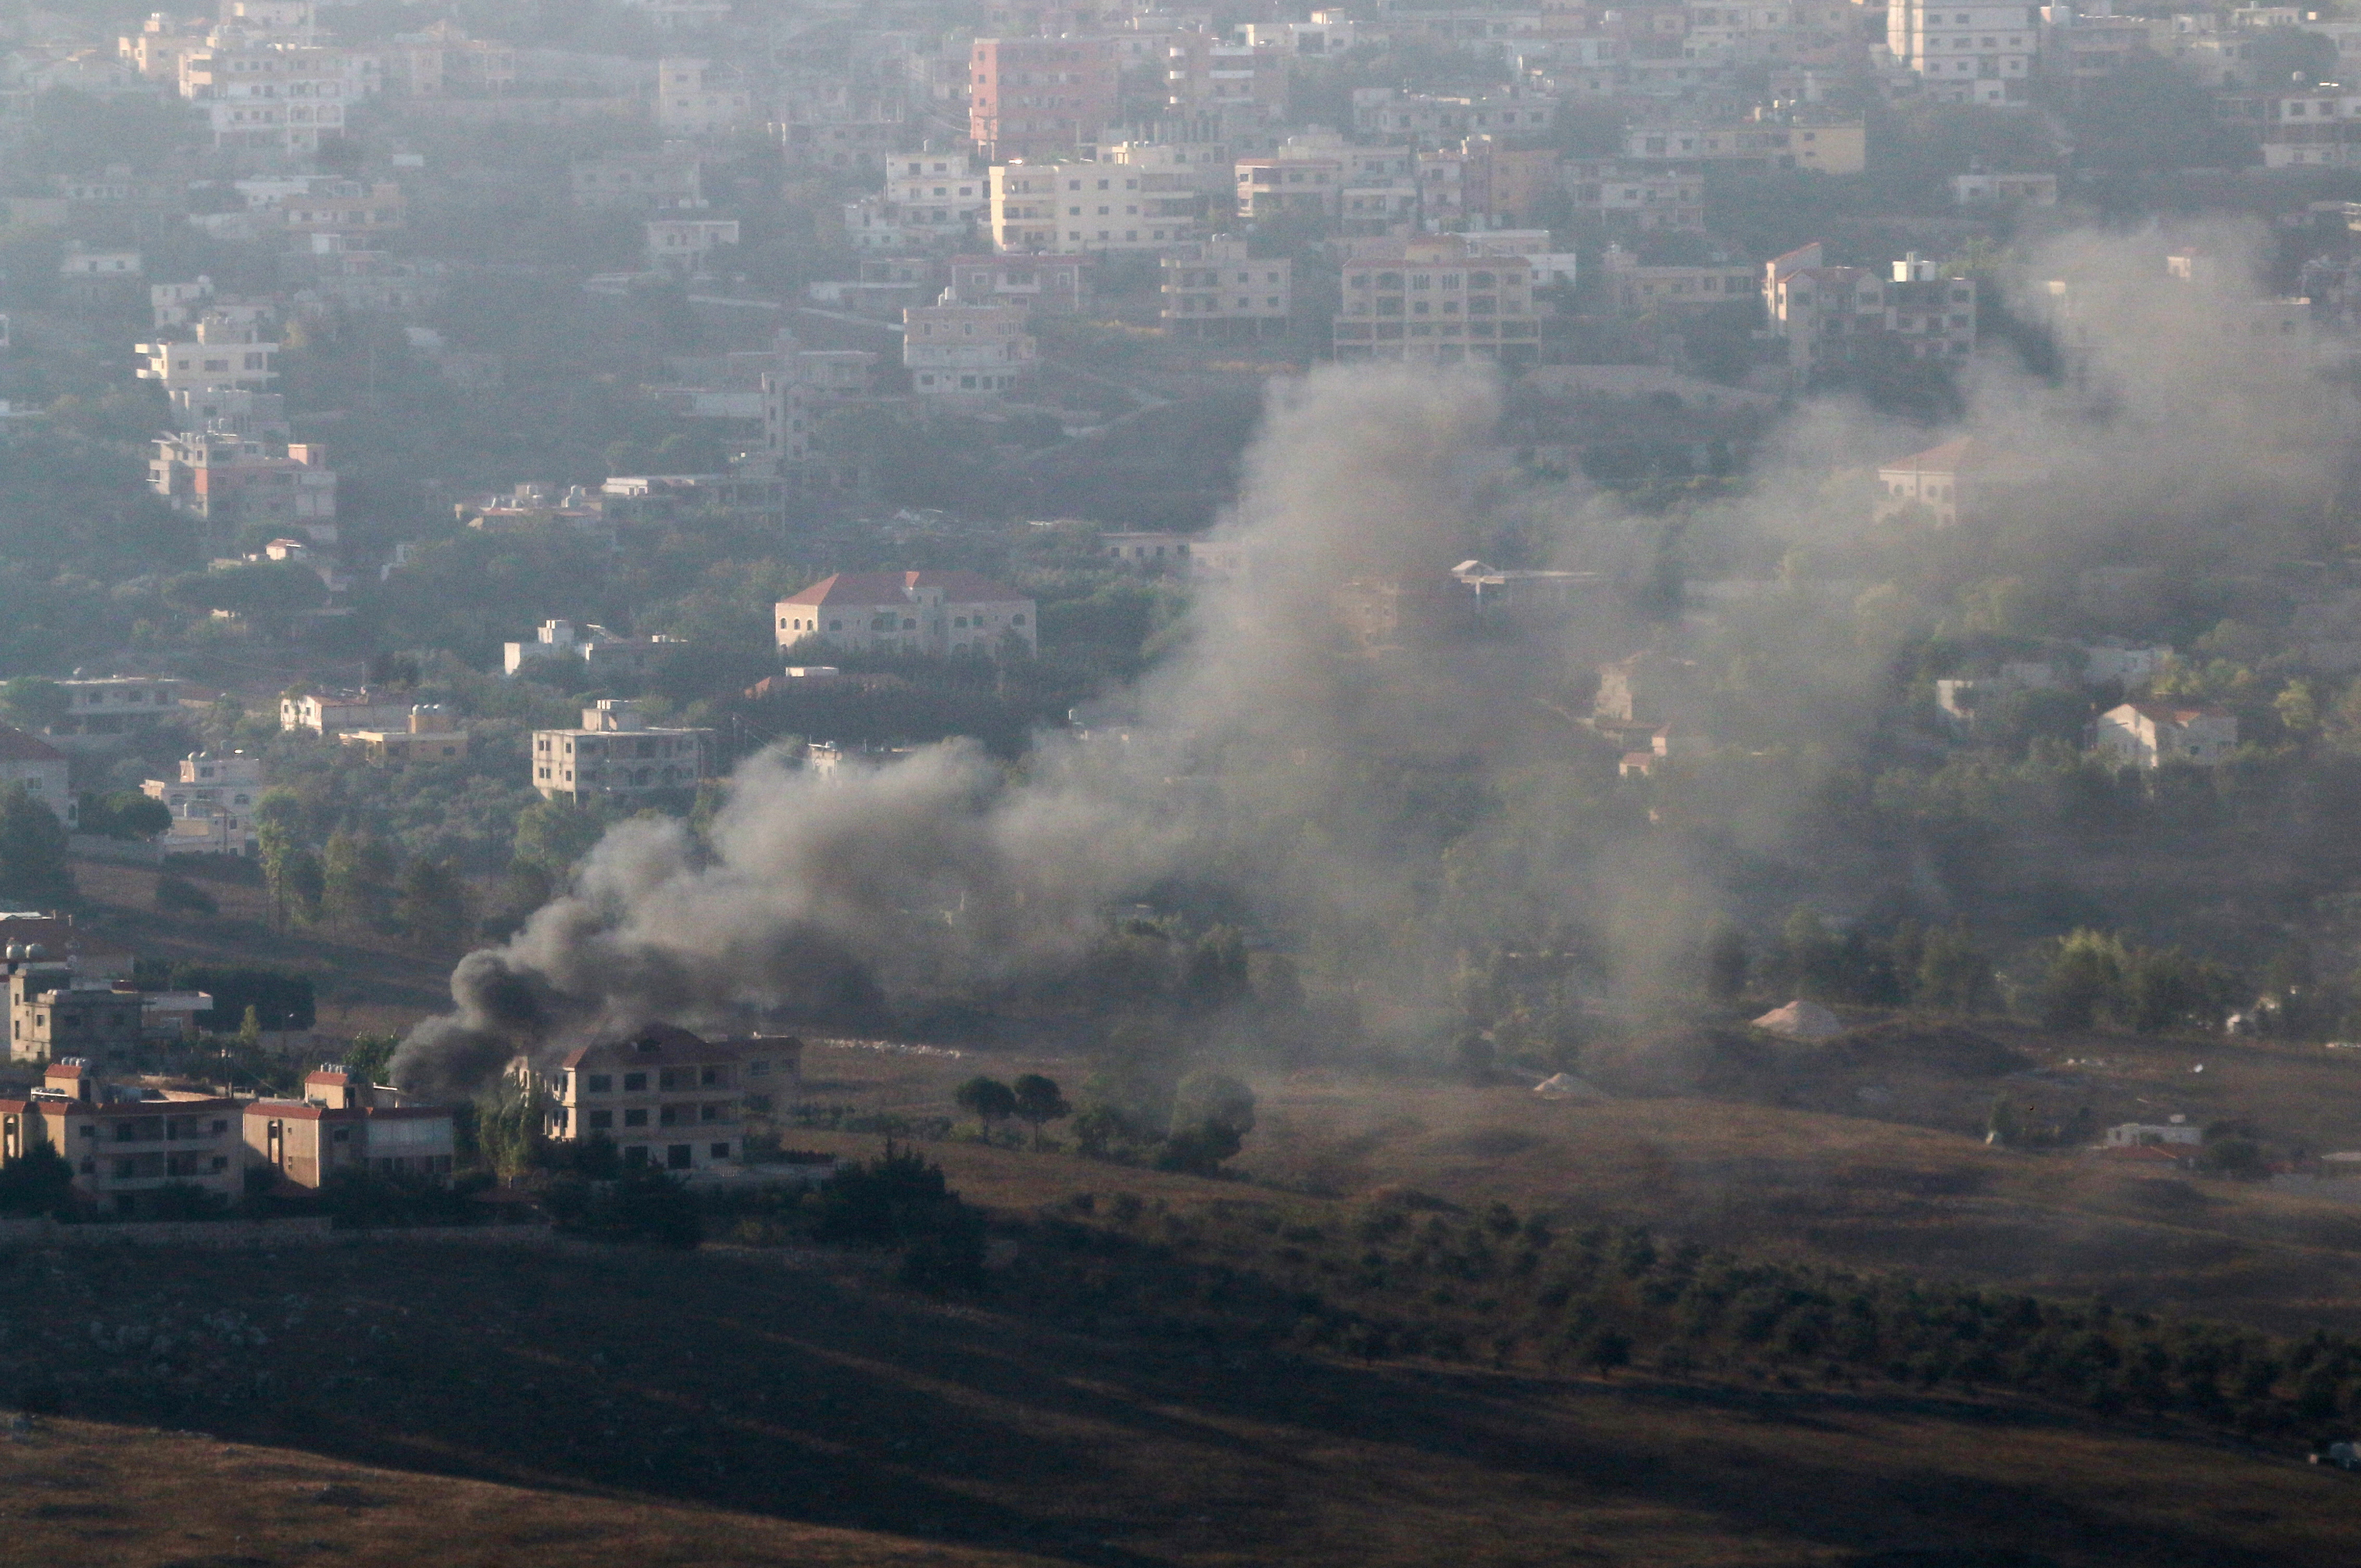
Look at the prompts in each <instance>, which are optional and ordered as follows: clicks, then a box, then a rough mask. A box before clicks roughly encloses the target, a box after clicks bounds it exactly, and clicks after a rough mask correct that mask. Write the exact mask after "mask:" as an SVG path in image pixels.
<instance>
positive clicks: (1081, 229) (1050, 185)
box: [986, 161, 1205, 253]
mask: <svg viewBox="0 0 2361 1568" xmlns="http://www.w3.org/2000/svg"><path fill="white" fill-rule="evenodd" d="M991 192H992V193H991V201H990V206H989V209H988V211H987V214H986V221H987V222H988V223H989V224H990V225H991V226H992V243H993V245H994V247H995V248H996V249H999V250H1001V251H1003V252H1007V251H1062V252H1068V253H1071V252H1077V251H1110V250H1158V249H1161V248H1162V247H1165V246H1168V245H1173V244H1177V243H1179V242H1181V241H1184V240H1191V239H1194V238H1196V237H1197V236H1198V234H1199V233H1200V232H1201V228H1202V225H1201V224H1200V221H1199V220H1200V217H1201V215H1202V213H1203V211H1204V205H1205V199H1204V197H1203V196H1202V194H1200V193H1199V192H1197V191H1196V190H1195V189H1194V188H1193V185H1192V183H1191V181H1188V180H1186V179H1184V178H1183V177H1182V176H1180V175H1179V174H1177V173H1166V172H1162V171H1159V170H1152V169H1142V168H1139V167H1137V166H1136V165H1128V164H1119V163H1097V162H1082V161H1058V162H1042V163H1033V162H1017V163H1002V164H994V166H993V169H992V183H991Z"/></svg>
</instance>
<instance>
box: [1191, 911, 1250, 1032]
mask: <svg viewBox="0 0 2361 1568" xmlns="http://www.w3.org/2000/svg"><path fill="white" fill-rule="evenodd" d="M1246 974H1247V970H1246V938H1245V937H1244V936H1243V935H1242V934H1240V933H1239V931H1238V930H1237V928H1236V927H1232V926H1215V927H1212V928H1211V929H1210V930H1208V931H1206V932H1205V933H1204V934H1203V935H1202V936H1201V937H1199V938H1197V939H1196V940H1195V941H1194V942H1191V944H1190V945H1189V953H1188V957H1187V958H1185V959H1182V960H1181V964H1180V997H1181V1000H1182V1002H1183V1003H1185V1004H1186V1005H1188V1006H1190V1007H1191V1008H1194V1009H1195V1010H1197V1011H1199V1012H1202V1013H1212V1012H1217V1011H1219V1010H1220V1009H1222V1008H1224V1007H1227V1006H1229V1005H1231V1004H1232V1003H1236V1002H1239V1001H1242V1000H1244V999H1245V998H1246V996H1247V995H1248V994H1249V993H1250V990H1251V988H1250V987H1249V985H1248V983H1247V978H1246Z"/></svg>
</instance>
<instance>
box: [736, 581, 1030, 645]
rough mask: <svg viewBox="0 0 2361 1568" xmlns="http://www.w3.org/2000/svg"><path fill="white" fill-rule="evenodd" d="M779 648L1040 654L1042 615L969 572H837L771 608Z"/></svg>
mask: <svg viewBox="0 0 2361 1568" xmlns="http://www.w3.org/2000/svg"><path fill="white" fill-rule="evenodd" d="M1039 619H1040V618H1039V613H1038V609H1036V607H1035V605H1034V603H1033V601H1032V600H1031V599H1029V598H1026V597H1025V596H1024V595H1022V594H1020V593H1018V592H1016V590H1015V589H1014V588H1011V587H1005V585H1003V584H1000V583H995V582H994V581H993V580H992V579H991V578H989V577H986V576H981V575H979V574H977V573H974V572H840V573H838V574H837V575H836V576H832V577H827V578H824V579H822V580H821V581H819V582H817V583H814V584H813V585H812V586H811V587H807V588H806V589H804V590H803V591H802V592H801V593H798V594H793V595H790V596H789V597H787V598H784V599H781V600H780V601H779V602H778V604H777V605H776V606H774V620H776V622H777V626H776V628H775V630H774V636H775V638H776V640H777V643H778V646H779V647H780V648H781V649H782V650H785V649H788V648H793V647H795V646H796V644H797V643H799V642H804V641H810V640H817V641H819V642H821V643H824V644H826V645H827V646H829V647H830V648H839V649H843V650H846V651H848V652H862V651H864V650H868V649H878V650H882V651H884V652H895V653H934V654H951V655H961V654H984V655H988V656H997V655H999V654H1001V653H1003V652H1023V653H1026V654H1033V653H1038V652H1040V649H1041V641H1040V626H1039Z"/></svg>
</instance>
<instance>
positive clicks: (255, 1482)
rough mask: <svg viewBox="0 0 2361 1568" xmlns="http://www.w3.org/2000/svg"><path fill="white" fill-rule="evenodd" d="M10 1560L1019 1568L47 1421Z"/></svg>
mask: <svg viewBox="0 0 2361 1568" xmlns="http://www.w3.org/2000/svg"><path fill="white" fill-rule="evenodd" d="M0 1491H5V1494H6V1497H7V1499H8V1500H7V1501H5V1502H0V1520H5V1530H6V1534H7V1538H8V1541H9V1547H8V1552H7V1555H8V1557H9V1558H10V1560H11V1561H14V1562H17V1563H59V1564H81V1563H89V1564H102V1563H103V1564H110V1565H112V1564H117V1563H121V1564H135V1563H136V1564H140V1565H142V1568H146V1565H149V1564H156V1563H169V1564H180V1565H182V1568H199V1565H200V1564H208V1565H210V1564H219V1565H223V1568H226V1565H228V1564H232V1563H241V1564H249V1565H258V1564H265V1563H269V1564H277V1563H307V1562H308V1563H339V1564H350V1565H352V1568H412V1565H413V1564H416V1563H423V1562H433V1563H436V1564H438V1565H441V1568H569V1565H571V1564H577V1563H581V1564H598V1563H634V1564H652V1565H656V1568H672V1565H675V1564H676V1565H679V1568H691V1565H695V1568H706V1565H708V1564H711V1565H715V1568H723V1565H726V1568H774V1565H775V1568H788V1565H791V1564H802V1563H828V1564H832V1565H833V1564H842V1565H843V1568H952V1565H957V1568H971V1565H972V1568H1024V1565H1026V1564H1035V1563H1042V1562H1044V1561H1045V1559H1042V1558H1038V1557H1034V1556H1030V1555H1021V1554H1016V1553H1006V1552H983V1551H978V1550H975V1549H972V1548H965V1547H941V1546H934V1545H929V1544H928V1543H926V1542H923V1541H908V1540H896V1539H895V1538H893V1537H891V1536H886V1535H880V1534H874V1533H870V1532H864V1531H860V1530H828V1529H824V1528H821V1527H818V1526H812V1525H803V1524H797V1523H796V1522H794V1521H793V1520H789V1519H764V1518H762V1517H760V1516H757V1515H750V1514H734V1513H728V1512H725V1511H722V1510H720V1509H716V1508H690V1507H682V1506H678V1505H670V1504H664V1503H656V1502H635V1501H632V1500H630V1499H626V1498H615V1497H596V1496H590V1495H585V1494H580V1493H563V1492H547V1491H533V1490H531V1489H528V1488H524V1487H518V1486H494V1485H490V1484H489V1483H486V1482H480V1481H458V1480H453V1479H450V1478H448V1477H445V1476H439V1475H420V1474H417V1473H414V1472H406V1471H399V1470H380V1469H371V1468H368V1467H366V1466H362V1465H356V1464H338V1463H336V1462H335V1461H333V1460H327V1459H323V1458H321V1457H319V1456H318V1455H316V1454H311V1453H302V1452H300V1451H297V1450H292V1449H275V1448H263V1447H257V1446H254V1445H251V1444H246V1443H225V1442H216V1441H214V1440H213V1439H210V1438H205V1437H201V1436H197V1435H194V1434H192V1433H187V1432H166V1431H154V1430H151V1429H144V1428H137V1427H121V1426H107V1425H103V1424H100V1423H98V1422H94V1421H71V1420H57V1421H41V1422H38V1423H37V1425H36V1426H35V1427H34V1429H33V1430H31V1431H26V1432H21V1433H12V1434H9V1436H8V1437H7V1439H6V1440H5V1445H0Z"/></svg>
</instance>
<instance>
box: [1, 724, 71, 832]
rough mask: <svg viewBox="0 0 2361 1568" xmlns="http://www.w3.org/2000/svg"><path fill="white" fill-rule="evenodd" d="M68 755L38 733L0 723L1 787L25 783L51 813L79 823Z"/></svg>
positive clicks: (62, 818)
mask: <svg viewBox="0 0 2361 1568" xmlns="http://www.w3.org/2000/svg"><path fill="white" fill-rule="evenodd" d="M70 773H71V764H70V763H69V762H67V760H66V754H65V753H64V752H63V751H59V750H58V749H57V748H56V747H55V746H52V745H50V744H49V742H48V741H46V740H42V739H41V738H40V737H39V736H38V735H28V734H27V733H26V732H25V731H24V730H22V729H12V728H10V727H9V726H7V725H5V724H0V789H5V788H6V787H7V786H8V785H10V784H23V785H24V786H25V791H26V793H27V794H28V795H31V796H32V797H33V798H34V799H35V800H38V801H39V802H40V803H41V804H42V805H43V806H48V807H49V811H50V813H51V815H53V816H55V817H57V819H58V820H59V821H60V822H62V823H64V824H65V825H66V826H67V827H69V828H71V827H73V826H74V825H75V820H76V818H75V813H74V797H73V789H72V787H71V782H70V778H69V775H70Z"/></svg>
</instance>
